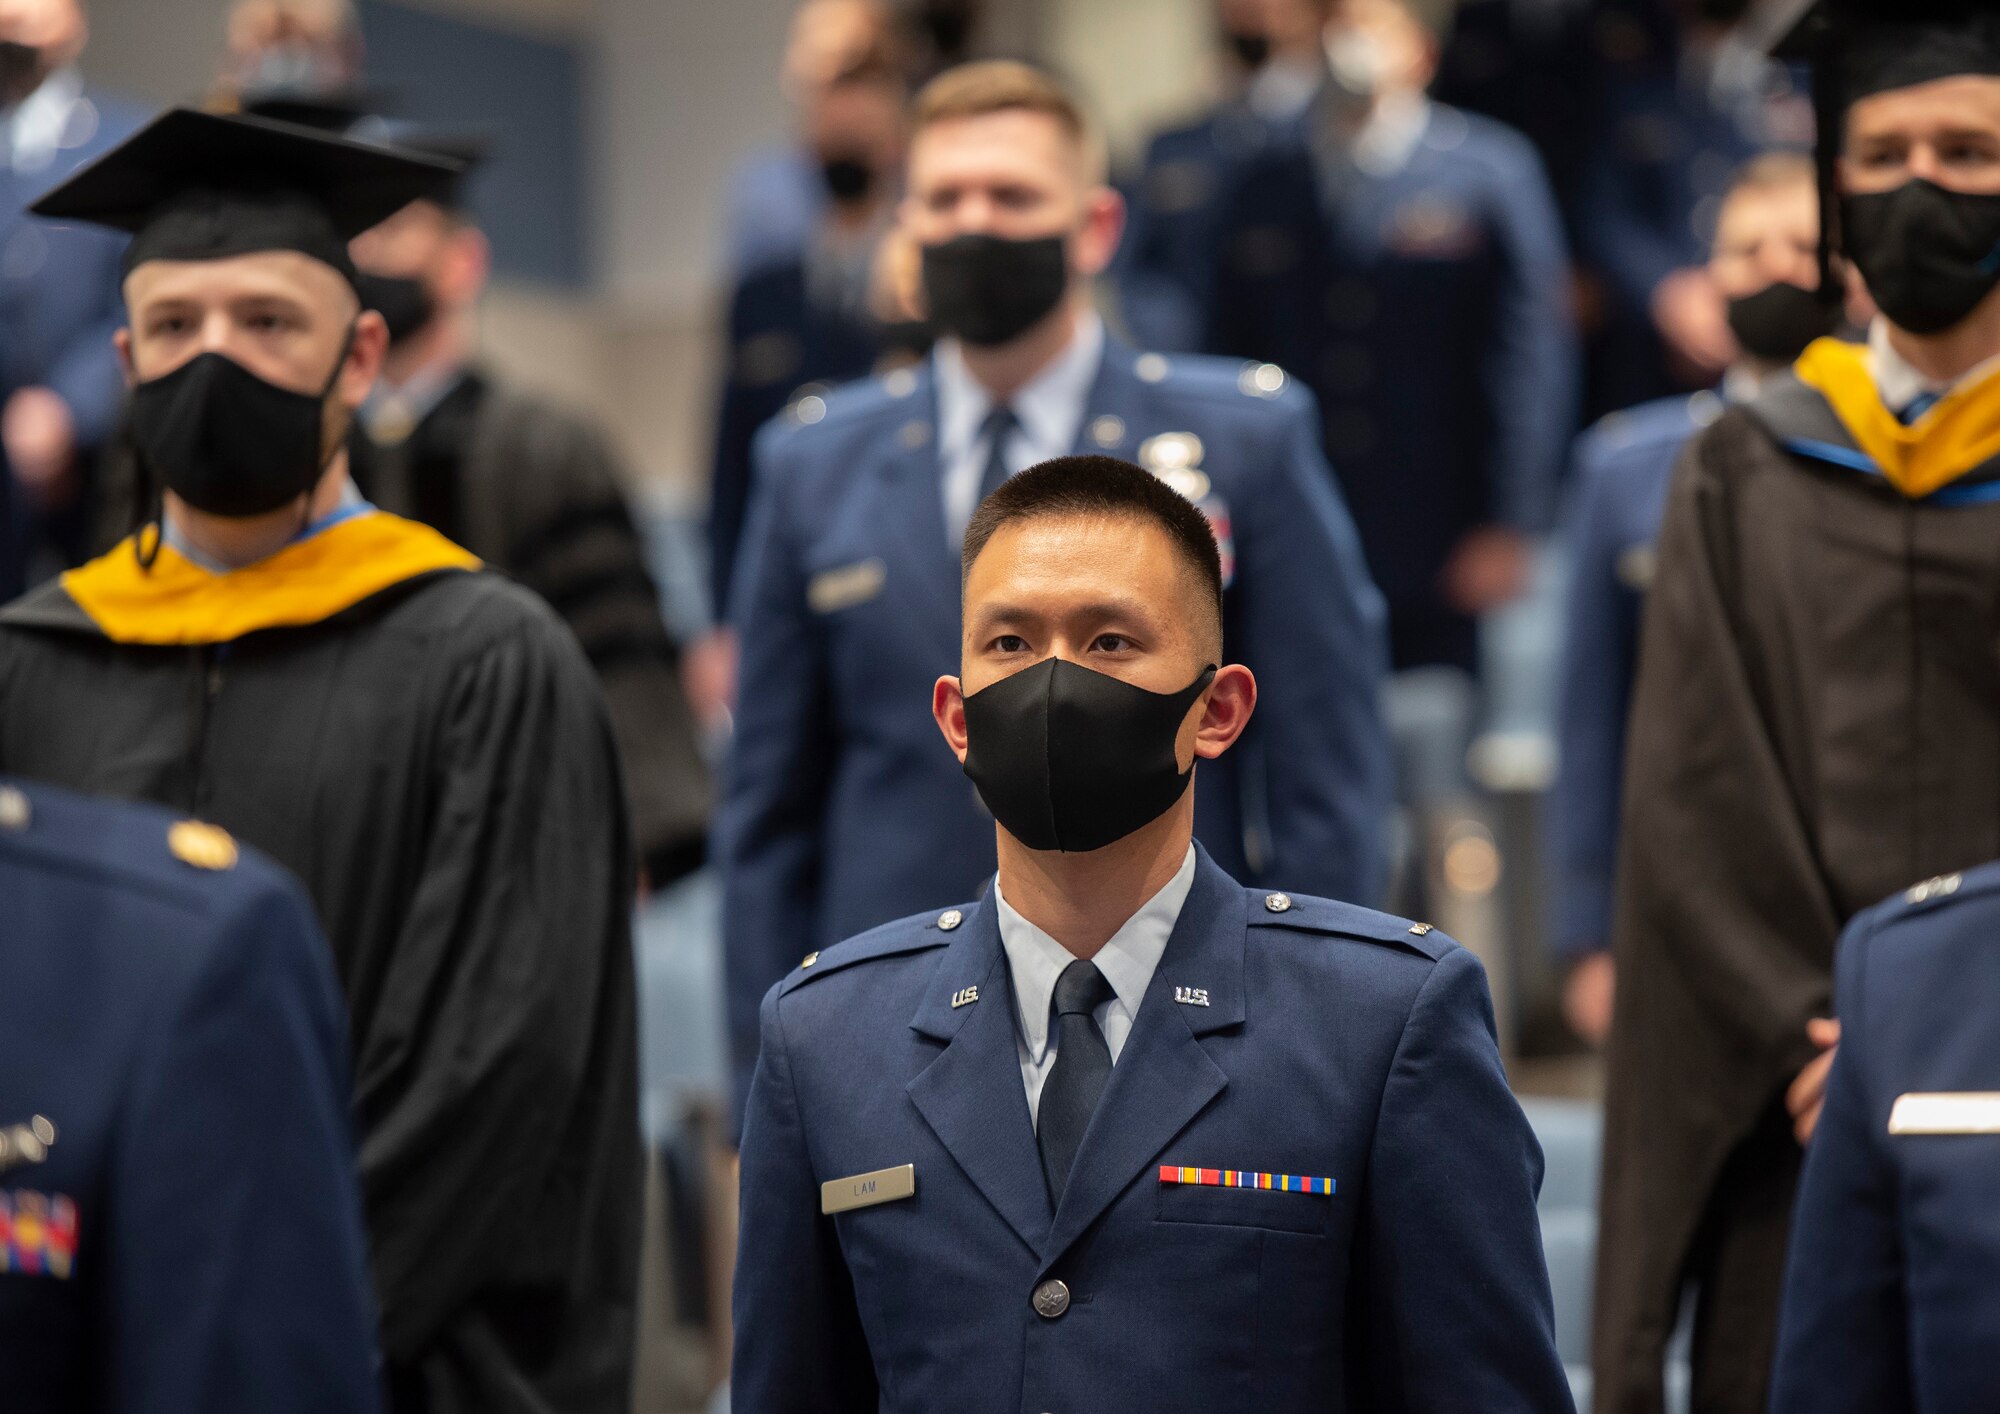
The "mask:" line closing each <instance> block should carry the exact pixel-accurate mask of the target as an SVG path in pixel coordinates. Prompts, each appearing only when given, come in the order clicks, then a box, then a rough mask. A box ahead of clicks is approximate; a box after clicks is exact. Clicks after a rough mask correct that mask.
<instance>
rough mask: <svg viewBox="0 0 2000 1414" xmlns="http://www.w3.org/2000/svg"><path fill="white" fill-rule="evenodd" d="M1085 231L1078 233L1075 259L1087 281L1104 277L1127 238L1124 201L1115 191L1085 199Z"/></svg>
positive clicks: (1109, 189) (1106, 189) (1099, 191)
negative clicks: (1125, 236)
mask: <svg viewBox="0 0 2000 1414" xmlns="http://www.w3.org/2000/svg"><path fill="white" fill-rule="evenodd" d="M1084 203H1085V204H1084V218H1083V229H1082V230H1081V231H1079V232H1078V233H1077V236H1076V243H1075V246H1074V251H1075V254H1074V255H1073V257H1072V259H1073V260H1074V261H1075V262H1076V268H1077V274H1079V275H1082V276H1083V277H1085V278H1086V279H1089V278H1092V277H1095V276H1098V275H1101V274H1103V273H1104V272H1105V271H1106V270H1107V269H1109V268H1110V266H1111V258H1112V257H1113V256H1115V255H1116V254H1117V253H1118V243H1119V241H1120V240H1122V239H1123V238H1124V235H1125V198H1124V197H1122V196H1120V195H1119V194H1118V192H1117V191H1116V189H1114V188H1112V187H1108V186H1106V187H1097V188H1095V189H1093V190H1092V191H1091V192H1089V193H1088V195H1086V197H1085V198H1084Z"/></svg>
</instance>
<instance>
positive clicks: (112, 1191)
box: [0, 782, 379, 1414]
mask: <svg viewBox="0 0 2000 1414" xmlns="http://www.w3.org/2000/svg"><path fill="white" fill-rule="evenodd" d="M0 895H4V896H5V897H6V898H7V900H8V912H9V919H8V926H7V927H6V928H5V929H0V973H4V975H5V976H6V977H7V979H8V982H7V994H8V1001H7V1009H8V1012H9V1016H10V1020H9V1023H8V1025H7V1027H6V1028H4V1030H0V1365H4V1366H5V1368H6V1370H7V1372H8V1374H7V1379H8V1382H9V1387H10V1391H11V1396H12V1397H13V1398H18V1399H20V1400H21V1403H20V1404H18V1405H16V1404H15V1403H13V1402H11V1399H10V1402H9V1403H8V1405H7V1407H8V1408H9V1409H10V1410H12V1409H16V1408H19V1409H21V1410H22V1411H24V1414H41V1411H51V1412H52V1411H56V1410H68V1409H73V1408H80V1407H83V1405H84V1404H86V1403H88V1404H90V1407H93V1408H105V1409H109V1410H118V1411H126V1410H146V1411H155V1410H157V1411H163V1414H164V1411H181V1410H187V1411H194V1410H197V1409H200V1410H209V1411H224V1414H235V1411H243V1414H248V1412H249V1411H252V1410H263V1409H272V1408H285V1409H297V1410H306V1411H313V1414H372V1411H374V1410H376V1409H378V1408H379V1402H378V1401H379V1394H378V1388H377V1377H376V1371H375V1365H376V1360H375V1345H374V1325H375V1312H374V1298H373V1296H372V1293H371V1291H370V1288H369V1282H368V1273H367V1265H366V1258H365V1255H364V1254H365V1244H364V1239H363V1235H362V1222H361V1201H360V1192H359V1185H358V1183H357V1181H356V1178H355V1169H354V1154H353V1140H352V1133H351V1129H350V1121H349V1117H348V1107H349V1089H348V1077H347V1062H346V1058H345V1044H346V1043H345V1031H344V1025H343V1019H342V1011H341V1005H340V999H339V993H338V990H337V988H336V984H335V982H334V979H333V975H332V967H331V964H330V960H329V954H328V952H327V949H326V945H325V942H324V941H323V939H322V938H321V937H320V934H319V929H318V926H317V925H316V924H315V923H314V921H313V918H312V914H311V911H310V908H309V906H308V905H307V903H306V901H305V899H304V896H303V895H302V893H301V891H300V890H299V887H298V885H297V884H295V883H294V882H292V881H291V879H290V878H289V877H288V876H286V875H285V874H284V873H283V872H282V871H280V870H279V869H278V868H276V867H275V866H274V865H272V864H270V863H268V862H266V861H265V860H263V859H262V858H261V857H259V856H257V855H256V854H254V853H252V852H249V851H246V850H243V849H241V848H240V847H239V846H238V845H237V844H236V843H235V841H234V840H232V839H231V838H230V837H229V836H228V835H227V834H225V833H224V832H222V831H221V830H219V829H216V828H215V827H213V826H210V825H204V824H200V823H198V822H194V821H190V820H185V819H181V818H178V817H176V816H173V815H170V814H168V813H166V812H163V811H159V810H154V809H151V808H149V807H141V806H128V805H123V804H113V803H110V802H104V801H96V800H90V799H87V798H85V797H82V796H76V795H72V794H69V793H67V792H63V791H58V790H55V789H53V788H49V787H44V786H33V785H28V784H26V783H4V782H0Z"/></svg>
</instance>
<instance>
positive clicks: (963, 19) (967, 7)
mask: <svg viewBox="0 0 2000 1414" xmlns="http://www.w3.org/2000/svg"><path fill="white" fill-rule="evenodd" d="M975 8H976V7H975V6H974V5H973V3H972V0H924V2H923V3H922V4H921V5H919V6H918V9H917V28H918V30H919V31H920V32H921V33H922V34H923V36H924V38H926V39H928V40H929V41H930V44H931V50H932V52H933V53H935V54H936V55H937V56H938V57H939V58H940V59H943V60H944V61H946V62H947V63H949V62H952V61H955V60H956V59H958V58H959V56H961V55H962V54H964V53H965V46H966V45H967V44H969V43H970V42H971V40H972V26H973V21H974V19H975V18H976V16H975V15H974V13H973V12H974V9H975Z"/></svg>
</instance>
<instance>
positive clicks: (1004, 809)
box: [965, 658, 1215, 854]
mask: <svg viewBox="0 0 2000 1414" xmlns="http://www.w3.org/2000/svg"><path fill="white" fill-rule="evenodd" d="M1214 677H1215V669H1214V668H1213V667H1208V668H1204V669H1203V670H1202V673H1201V676H1200V677H1198V678H1196V679H1195V680H1194V682H1193V684H1192V685H1191V686H1189V687H1186V688H1183V689H1182V690H1181V691H1179V692H1148V691H1147V690H1146V689H1145V688H1143V687H1134V686H1133V685H1132V684H1131V683H1129V682H1121V681H1120V680H1119V679H1117V678H1114V677H1111V676H1108V675H1107V674H1104V673H1099V672H1093V671H1091V670H1090V669H1089V668H1081V667H1078V666H1077V665H1076V664H1075V663H1071V662H1067V661H1065V660H1064V659H1061V658H1045V659H1043V660H1042V661H1041V662H1039V663H1037V664H1035V666H1034V667H1032V668H1025V669H1023V670H1022V671H1020V672H1018V673H1015V674H1014V675H1013V676H1012V677H1009V678H1002V679H1001V680H1000V681H999V682H996V683H994V684H993V685H992V686H991V687H988V688H984V689H982V690H981V691H979V692H975V693H973V694H972V696H970V697H968V698H966V699H965V735H966V752H965V774H966V775H968V776H970V777H971V778H972V783H973V784H974V785H975V786H977V787H978V788H979V798H980V799H981V800H983V801H985V802H986V808H987V809H988V810H990V811H992V812H993V818H994V819H995V820H998V821H999V822H1000V825H1001V828H1003V829H1005V830H1006V831H1007V833H1008V834H1010V835H1012V836H1013V837H1014V838H1015V839H1017V840H1019V841H1020V842H1021V843H1022V844H1024V845H1026V846H1027V847H1028V848H1029V849H1059V850H1062V851H1064V852H1066V853H1069V854H1082V853H1086V852H1088V851H1090V850H1093V849H1102V848H1104V846H1106V845H1108V844H1111V843H1113V842H1114V841H1116V840H1122V839H1124V838H1125V836H1127V835H1129V834H1131V833H1132V832H1133V831H1134V830H1137V829H1139V828H1140V827H1142V826H1144V825H1150V824H1151V823H1152V822H1153V821H1155V820H1157V819H1159V818H1160V816H1162V815H1164V814H1165V813H1166V812H1167V811H1168V810H1169V809H1170V808H1171V807H1172V806H1173V804H1174V802H1176V801H1177V800H1179V799H1180V798H1181V796H1182V795H1183V794H1185V793H1186V791H1187V788H1188V782H1189V781H1191V780H1193V779H1194V768H1193V767H1189V768H1188V769H1187V770H1185V771H1183V770H1181V768H1180V764H1179V762H1177V761H1176V760H1175V759H1174V740H1175V738H1176V737H1178V736H1179V735H1180V730H1181V723H1182V722H1184V721H1185V720H1187V714H1188V708H1189V707H1190V706H1192V705H1193V704H1194V700H1195V699H1196V698H1197V697H1199V696H1201V694H1202V691H1203V690H1204V689H1205V688H1207V686H1208V685H1209V683H1210V682H1211V681H1213V679H1214Z"/></svg>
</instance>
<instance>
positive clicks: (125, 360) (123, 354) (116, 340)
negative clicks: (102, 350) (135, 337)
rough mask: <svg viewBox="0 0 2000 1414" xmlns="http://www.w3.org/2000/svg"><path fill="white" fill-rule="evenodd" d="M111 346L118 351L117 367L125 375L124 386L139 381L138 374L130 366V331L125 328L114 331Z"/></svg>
mask: <svg viewBox="0 0 2000 1414" xmlns="http://www.w3.org/2000/svg"><path fill="white" fill-rule="evenodd" d="M111 347H112V348H114V349H116V350H117V351H118V369H119V371H120V372H121V373H123V374H124V375H125V386H126V387H128V388H130V387H131V386H132V385H133V384H135V383H137V382H138V381H139V375H138V373H137V372H136V371H135V370H134V369H133V367H132V331H131V330H130V329H129V328H126V329H120V330H118V331H117V332H116V333H114V334H113V335H112V336H111Z"/></svg>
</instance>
